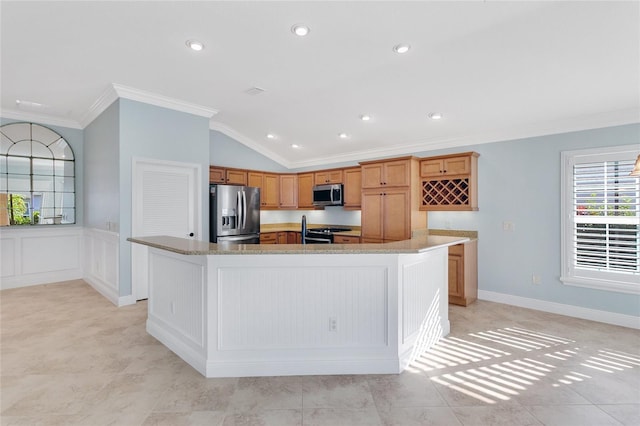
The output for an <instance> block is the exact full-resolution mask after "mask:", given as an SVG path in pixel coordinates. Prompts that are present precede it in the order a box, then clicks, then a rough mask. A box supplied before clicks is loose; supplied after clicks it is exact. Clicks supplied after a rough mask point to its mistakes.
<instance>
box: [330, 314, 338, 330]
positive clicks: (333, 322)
mask: <svg viewBox="0 0 640 426" xmlns="http://www.w3.org/2000/svg"><path fill="white" fill-rule="evenodd" d="M329 331H338V318H337V317H329Z"/></svg>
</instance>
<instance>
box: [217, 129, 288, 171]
mask: <svg viewBox="0 0 640 426" xmlns="http://www.w3.org/2000/svg"><path fill="white" fill-rule="evenodd" d="M209 137H210V140H211V150H210V154H209V155H210V157H209V160H210V162H211V164H215V165H216V166H224V167H236V168H239V169H250V170H263V171H269V172H284V173H286V172H289V171H290V170H288V169H287V168H286V167H284V166H282V165H280V164H278V163H276V162H275V161H273V160H272V159H270V158H268V157H265V156H264V155H262V154H260V153H258V152H256V151H254V150H252V149H251V148H248V147H247V146H246V145H243V144H241V143H240V142H238V141H236V140H235V139H233V138H230V137H229V136H227V135H225V134H224V133H220V132H218V131H216V130H211V131H210V135H209Z"/></svg>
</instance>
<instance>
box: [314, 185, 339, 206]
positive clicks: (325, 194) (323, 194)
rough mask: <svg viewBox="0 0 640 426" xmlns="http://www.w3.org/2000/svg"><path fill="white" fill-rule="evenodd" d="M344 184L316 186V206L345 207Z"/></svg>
mask: <svg viewBox="0 0 640 426" xmlns="http://www.w3.org/2000/svg"><path fill="white" fill-rule="evenodd" d="M342 195H343V190H342V184H334V185H316V186H314V187H313V205H314V206H343V205H344V199H343V197H342Z"/></svg>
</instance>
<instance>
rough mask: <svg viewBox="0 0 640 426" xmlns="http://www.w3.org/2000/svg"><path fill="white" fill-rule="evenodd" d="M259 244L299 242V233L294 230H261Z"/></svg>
mask: <svg viewBox="0 0 640 426" xmlns="http://www.w3.org/2000/svg"><path fill="white" fill-rule="evenodd" d="M260 244H300V233H299V232H294V231H279V232H262V233H261V234H260Z"/></svg>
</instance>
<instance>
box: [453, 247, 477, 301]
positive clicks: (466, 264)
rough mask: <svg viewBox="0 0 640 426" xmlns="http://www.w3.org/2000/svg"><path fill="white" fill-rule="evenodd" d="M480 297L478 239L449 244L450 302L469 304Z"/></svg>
mask: <svg viewBox="0 0 640 426" xmlns="http://www.w3.org/2000/svg"><path fill="white" fill-rule="evenodd" d="M477 298H478V241H477V240H472V241H469V242H467V243H464V244H456V245H454V246H449V303H451V304H454V305H462V306H467V305H469V304H470V303H473V302H474V301H475V300H476V299H477Z"/></svg>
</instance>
